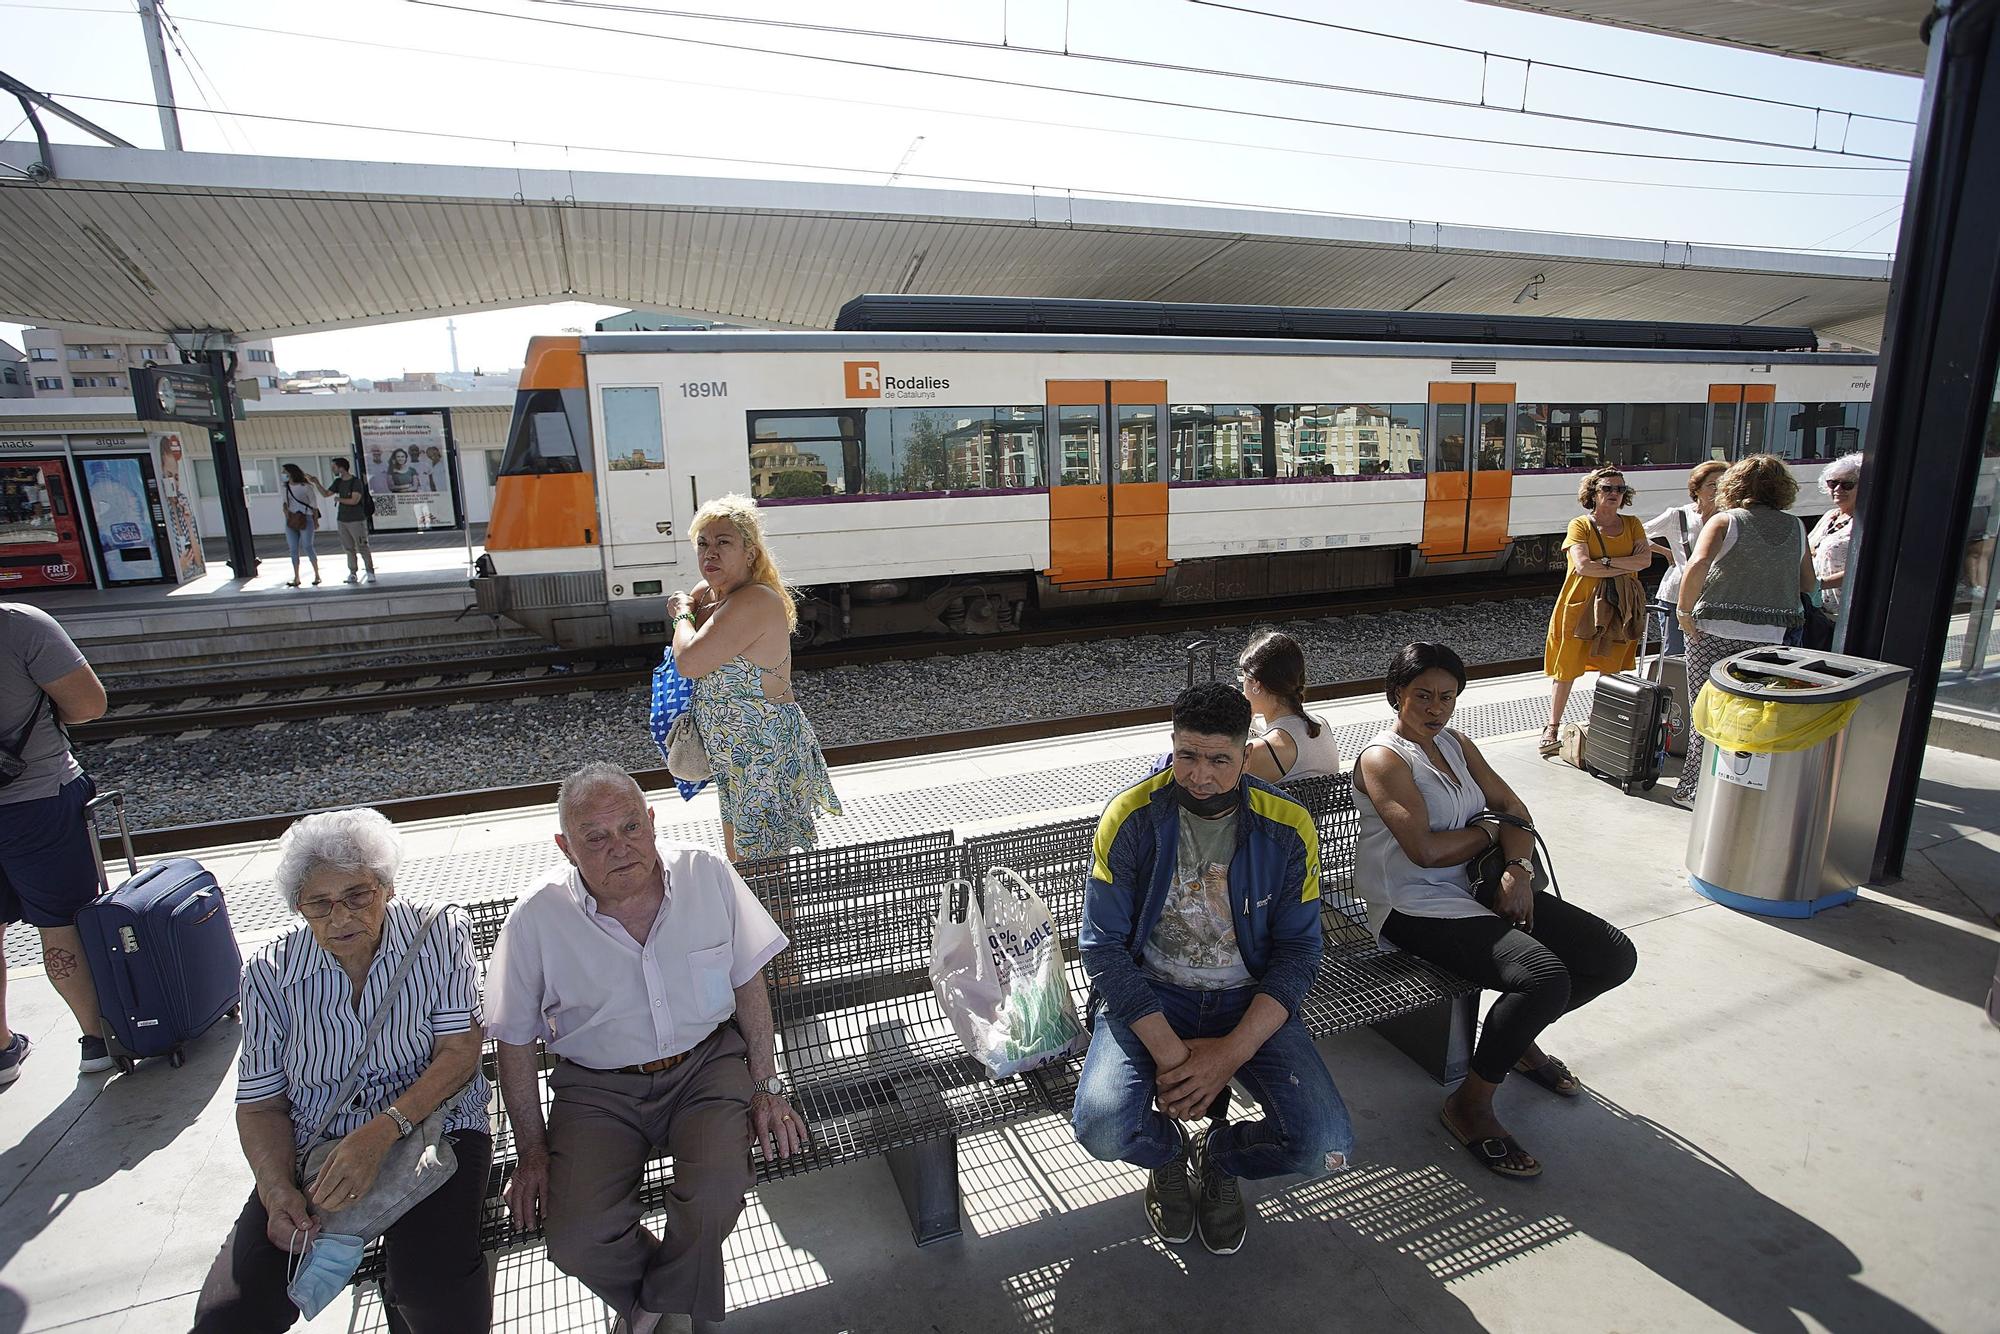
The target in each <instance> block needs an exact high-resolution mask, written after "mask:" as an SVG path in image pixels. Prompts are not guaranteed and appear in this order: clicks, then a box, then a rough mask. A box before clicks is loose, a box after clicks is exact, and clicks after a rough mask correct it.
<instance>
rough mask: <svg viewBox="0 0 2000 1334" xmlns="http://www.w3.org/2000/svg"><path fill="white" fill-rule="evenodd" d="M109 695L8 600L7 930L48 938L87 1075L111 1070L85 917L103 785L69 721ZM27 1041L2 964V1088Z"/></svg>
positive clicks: (3, 663) (4, 639) (2, 725)
mask: <svg viewBox="0 0 2000 1334" xmlns="http://www.w3.org/2000/svg"><path fill="white" fill-rule="evenodd" d="M104 707H105V699H104V685H103V683H102V682H100V681H99V680H98V679H97V673H96V672H93V671H92V670H91V669H90V664H89V663H88V662H85V661H84V658H83V654H82V652H81V651H80V650H78V648H77V646H76V643H75V641H73V640H71V639H70V637H69V635H67V634H66V633H64V631H63V628H62V627H61V626H60V625H57V624H56V622H55V619H54V618H53V617H51V616H50V615H49V614H48V613H47V612H45V611H42V610H41V609H40V608H38V607H31V606H28V605H26V604H25V603H19V602H0V924H5V923H11V922H26V923H27V924H28V925H30V926H32V927H34V928H35V929H36V930H37V931H39V932H41V936H42V965H43V967H44V968H46V969H47V971H48V975H49V982H50V983H51V984H52V985H53V986H54V987H55V989H56V992H57V994H59V995H60V996H61V997H62V998H63V1000H64V1001H65V1002H66V1003H67V1004H68V1005H69V1008H70V1013H71V1014H74V1015H75V1016H76V1023H77V1027H79V1028H81V1029H82V1030H83V1036H82V1037H81V1038H79V1039H78V1040H77V1041H78V1043H79V1045H80V1046H81V1048H82V1053H81V1059H80V1061H79V1063H78V1067H77V1068H78V1070H79V1071H80V1072H82V1073H83V1074H87V1075H88V1074H96V1073H98V1072H99V1071H102V1070H109V1069H110V1068H111V1066H112V1060H111V1053H110V1052H109V1051H107V1050H106V1049H105V1046H104V1038H103V1036H102V1033H103V1024H102V1020H101V1017H100V1016H99V1014H98V1012H97V992H96V990H95V988H94V987H92V985H91V981H90V965H89V964H88V963H86V962H85V961H84V957H83V941H82V939H81V938H80V937H79V936H78V935H77V932H76V925H75V923H76V914H77V910H78V909H79V908H81V907H83V905H84V904H86V903H89V902H90V901H91V899H93V898H95V897H96V896H97V860H96V858H94V857H93V856H91V849H90V838H91V832H90V821H89V820H88V819H87V818H86V817H85V815H84V805H85V803H86V802H88V801H89V800H90V799H91V798H92V797H93V796H95V795H97V788H96V785H95V784H93V783H92V782H91V781H90V777H89V775H87V774H85V773H84V772H83V769H82V767H81V766H79V765H78V764H77V762H76V757H75V756H73V755H72V754H70V749H69V735H68V733H66V732H65V731H64V730H63V727H64V725H65V724H68V723H87V722H89V721H90V720H91V719H93V718H96V717H99V716H101V715H102V714H103V713H104ZM28 1047H29V1042H28V1035H27V1034H26V1033H19V1032H16V1031H14V1030H13V1029H12V1028H11V1027H9V1026H8V1023H7V974H6V962H5V960H0V1084H11V1083H13V1082H14V1081H15V1080H16V1079H18V1078H20V1076H21V1061H22V1060H23V1058H25V1057H26V1056H27V1054H28Z"/></svg>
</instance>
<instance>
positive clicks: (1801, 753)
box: [1687, 644, 1910, 917]
mask: <svg viewBox="0 0 2000 1334" xmlns="http://www.w3.org/2000/svg"><path fill="white" fill-rule="evenodd" d="M1691 684H1692V683H1691ZM1909 684H1910V670H1909V668H1907V667H1898V666H1896V665H1895V664H1893V663H1887V662H1875V661H1873V660H1871V659H1868V658H1853V657H1848V656H1846V655H1844V654H1838V653H1822V652H1816V651H1814V650H1811V649H1803V648H1789V647H1786V646H1783V645H1778V644H1773V645H1770V646H1769V647H1763V648H1756V649H1751V650H1749V651H1747V652H1743V653H1737V654H1734V655H1732V656H1730V657H1727V658H1724V659H1723V660H1722V661H1720V662H1718V663H1716V664H1715V667H1714V669H1713V670H1712V671H1711V672H1710V673H1709V678H1708V680H1707V681H1706V682H1705V683H1703V688H1702V690H1701V693H1700V695H1699V697H1697V699H1696V700H1695V704H1694V709H1693V713H1694V725H1695V727H1696V729H1697V730H1699V731H1700V733H1701V735H1702V737H1703V739H1704V740H1705V741H1706V742H1707V745H1706V746H1705V747H1704V749H1703V755H1702V766H1703V767H1702V772H1701V775H1700V778H1699V780H1698V787H1697V788H1696V793H1695V802H1694V822H1693V825H1692V827H1691V828H1690V829H1689V830H1688V846H1687V869H1688V883H1689V885H1690V887H1692V888H1693V890H1694V891H1695V893H1697V894H1700V895H1702V896H1703V897H1705V898H1709V899H1713V900H1714V901H1715V902H1717V903H1722V904H1726V905H1728V906H1729V907H1732V908H1738V909H1741V910H1743V911H1745V912H1753V913H1762V914H1764V915H1766V916H1772V917H1810V916H1811V915H1812V914H1814V913H1816V912H1820V911H1823V910H1824V909H1827V908H1831V907H1835V906H1836V905H1838V904H1842V903H1847V902H1850V901H1851V900H1853V899H1854V897H1855V896H1856V894H1857V893H1858V892H1859V889H1860V886H1861V883H1862V882H1863V881H1864V880H1866V879H1867V878H1868V873H1869V871H1870V869H1871V868H1872V866H1873V863H1874V858H1875V843H1876V838H1877V835H1878V834H1879V833H1880V831H1881V825H1882V804H1883V802H1884V800H1885V799H1886V796H1887V793H1888V787H1889V765H1890V762H1891V759H1892V757H1893V755H1894V752H1895V743H1896V736H1897V733H1898V732H1899V731H1900V730H1901V728H1902V725H1903V709H1904V705H1905V703H1906V701H1907V700H1908V697H1909Z"/></svg>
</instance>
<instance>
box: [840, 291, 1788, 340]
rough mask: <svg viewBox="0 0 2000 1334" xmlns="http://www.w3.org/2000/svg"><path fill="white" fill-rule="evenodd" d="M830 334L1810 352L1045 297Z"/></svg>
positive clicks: (908, 307) (970, 302)
mask: <svg viewBox="0 0 2000 1334" xmlns="http://www.w3.org/2000/svg"><path fill="white" fill-rule="evenodd" d="M834 328H835V329H839V330H845V331H850V332H869V333H1042V334H1064V333H1067V334H1126V335H1155V336H1169V337H1180V338H1280V339H1282V338H1309V339H1314V340H1318V341H1330V342H1388V343H1452V344H1459V345H1488V344H1492V345H1504V346H1510V347H1571V348H1630V349H1634V350H1644V349H1656V350H1671V351H1700V352H1816V351H1818V350H1819V340H1818V338H1817V337H1816V336H1815V335H1814V333H1813V331H1812V330H1811V329H1804V328H1793V327H1789V326H1784V325H1768V324H1675V323H1669V322H1666V321H1661V320H1582V319H1565V318H1562V317H1559V316H1543V315H1452V314H1444V313H1441V312H1437V311H1413V310H1334V309H1318V308H1313V307H1304V306H1219V305H1201V304H1196V303H1192V302H1174V301H1089V300H1075V299H1069V298H1054V297H998V296H884V295H868V296H858V297H855V298H854V299H853V300H852V301H849V302H848V303H847V304H846V305H844V306H842V307H841V308H840V315H839V317H838V318H837V319H836V320H835V321H834Z"/></svg>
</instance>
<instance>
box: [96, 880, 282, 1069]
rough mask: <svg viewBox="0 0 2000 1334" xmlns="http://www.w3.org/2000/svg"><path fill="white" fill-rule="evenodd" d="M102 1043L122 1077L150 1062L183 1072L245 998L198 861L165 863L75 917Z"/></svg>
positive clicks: (238, 960) (215, 895)
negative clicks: (184, 1050)
mask: <svg viewBox="0 0 2000 1334" xmlns="http://www.w3.org/2000/svg"><path fill="white" fill-rule="evenodd" d="M76 929H77V932H78V934H80V935H81V936H82V937H83V952H84V954H85V955H86V956H87V957H88V958H89V960H90V975H91V978H92V980H93V981H94V982H95V983H96V984H97V1004H98V1007H99V1008H100V1009H102V1010H103V1011H104V1026H105V1029H106V1038H107V1040H108V1041H109V1043H110V1046H111V1054H112V1055H113V1056H115V1057H117V1058H118V1066H119V1068H120V1069H121V1070H128V1071H129V1070H130V1069H131V1068H132V1066H133V1063H134V1062H136V1061H139V1060H143V1059H144V1058H146V1057H149V1056H165V1057H166V1058H167V1059H168V1063H169V1064H172V1065H180V1064H181V1063H182V1062H183V1061H184V1060H185V1059H186V1058H185V1057H184V1056H183V1055H182V1054H181V1044H183V1043H185V1042H188V1041H190V1040H191V1039H193V1038H196V1037H199V1036H200V1035H201V1034H203V1033H205V1032H207V1031H208V1030H209V1029H210V1028H211V1027H213V1026H214V1024H215V1022H216V1021H217V1020H218V1019H221V1018H222V1017H223V1016H224V1015H230V1014H234V1013H236V1011H237V1005H238V1002H239V1000H240V999H241V995H242V986H243V956H242V954H241V953H240V952H238V950H237V948H236V933H235V932H234V931H232V930H231V929H230V926H229V909H228V908H227V907H226V906H224V904H223V902H222V887H221V886H220V885H218V884H216V883H215V877H214V876H212V875H210V874H209V873H208V872H207V871H206V870H204V869H202V865H201V863H200V862H198V861H194V860H192V859H190V858H187V857H176V858H173V859H172V860H170V861H164V862H161V863H160V864H159V865H157V866H154V867H151V868H150V869H148V870H146V871H145V872H144V873H142V874H140V875H136V876H134V877H132V878H131V879H130V880H127V881H126V882H125V883H124V884H122V885H120V886H119V887H118V888H116V889H114V890H111V891H110V892H108V893H106V894H103V895H101V896H99V897H98V898H97V899H96V900H95V901H94V902H92V903H91V904H89V905H88V906H87V907H85V908H84V909H83V911H82V912H79V913H78V914H77V915H76Z"/></svg>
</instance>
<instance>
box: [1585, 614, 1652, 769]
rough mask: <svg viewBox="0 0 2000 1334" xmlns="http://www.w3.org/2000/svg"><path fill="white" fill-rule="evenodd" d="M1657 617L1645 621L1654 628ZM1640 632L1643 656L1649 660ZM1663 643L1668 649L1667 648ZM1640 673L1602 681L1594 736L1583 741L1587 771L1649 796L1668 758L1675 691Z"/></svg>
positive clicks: (1599, 681) (1594, 702)
mask: <svg viewBox="0 0 2000 1334" xmlns="http://www.w3.org/2000/svg"><path fill="white" fill-rule="evenodd" d="M1652 620H1653V618H1652V617H1650V616H1648V617H1646V618H1645V621H1644V624H1645V625H1646V627H1647V628H1648V629H1650V628H1651V626H1652ZM1645 633H1646V632H1645V631H1644V630H1642V631H1640V640H1639V656H1640V657H1641V658H1644V657H1645V656H1646V640H1645ZM1664 647H1665V646H1664V645H1662V649H1664ZM1633 666H1634V670H1632V671H1629V672H1619V673H1617V674H1615V675H1606V676H1600V677H1598V678H1597V695H1596V698H1595V699H1593V700H1592V701H1591V705H1590V732H1589V734H1588V735H1587V736H1586V737H1585V738H1584V742H1583V768H1584V771H1585V772H1586V773H1589V774H1592V775H1594V776H1595V777H1598V778H1602V779H1603V780H1604V781H1605V782H1607V783H1611V784H1614V785H1616V786H1617V787H1619V788H1621V789H1623V790H1624V791H1626V792H1628V793H1632V792H1644V791H1646V790H1648V789H1649V788H1651V787H1652V786H1653V784H1654V783H1657V782H1658V781H1659V779H1660V768H1661V766H1662V765H1664V764H1665V763H1666V759H1667V713H1668V710H1669V709H1670V708H1671V706H1672V698H1673V696H1672V692H1671V691H1670V690H1669V689H1668V688H1667V687H1666V686H1664V685H1662V684H1660V682H1658V681H1655V680H1651V679H1648V678H1647V677H1645V676H1642V675H1640V671H1641V670H1643V669H1641V668H1640V667H1639V665H1638V664H1637V663H1634V664H1633Z"/></svg>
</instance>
